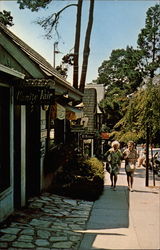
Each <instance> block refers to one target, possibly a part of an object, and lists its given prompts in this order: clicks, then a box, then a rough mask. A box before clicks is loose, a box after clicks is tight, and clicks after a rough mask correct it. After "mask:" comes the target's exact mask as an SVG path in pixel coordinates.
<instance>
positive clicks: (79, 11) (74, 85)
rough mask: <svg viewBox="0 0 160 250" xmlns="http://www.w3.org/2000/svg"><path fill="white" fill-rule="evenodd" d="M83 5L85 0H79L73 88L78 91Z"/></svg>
mask: <svg viewBox="0 0 160 250" xmlns="http://www.w3.org/2000/svg"><path fill="white" fill-rule="evenodd" d="M82 3H83V0H78V7H77V23H76V34H75V45H74V66H73V87H74V88H76V89H78V76H79V74H78V73H79V63H78V61H79V44H80V34H81V16H82Z"/></svg>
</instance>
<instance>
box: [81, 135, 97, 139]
mask: <svg viewBox="0 0 160 250" xmlns="http://www.w3.org/2000/svg"><path fill="white" fill-rule="evenodd" d="M81 137H82V139H94V134H84V135H81Z"/></svg>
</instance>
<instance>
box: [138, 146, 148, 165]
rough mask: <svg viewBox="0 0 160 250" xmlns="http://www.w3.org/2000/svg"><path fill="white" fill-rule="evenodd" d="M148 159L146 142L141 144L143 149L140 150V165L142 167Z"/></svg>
mask: <svg viewBox="0 0 160 250" xmlns="http://www.w3.org/2000/svg"><path fill="white" fill-rule="evenodd" d="M145 159H146V144H142V145H141V150H139V158H138V167H139V168H140V167H141V165H142V166H143V164H145Z"/></svg>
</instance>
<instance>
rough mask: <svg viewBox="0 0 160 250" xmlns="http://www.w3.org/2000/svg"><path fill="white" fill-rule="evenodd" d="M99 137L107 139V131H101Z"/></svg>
mask: <svg viewBox="0 0 160 250" xmlns="http://www.w3.org/2000/svg"><path fill="white" fill-rule="evenodd" d="M101 138H102V139H104V140H107V139H109V133H106V132H102V133H101Z"/></svg>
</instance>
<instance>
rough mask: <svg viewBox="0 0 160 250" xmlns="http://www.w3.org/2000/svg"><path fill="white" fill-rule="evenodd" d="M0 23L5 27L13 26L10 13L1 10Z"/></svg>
mask: <svg viewBox="0 0 160 250" xmlns="http://www.w3.org/2000/svg"><path fill="white" fill-rule="evenodd" d="M0 22H1V23H3V24H4V25H5V26H13V25H14V24H13V17H12V16H11V12H10V11H6V10H3V11H2V12H1V11H0Z"/></svg>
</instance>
